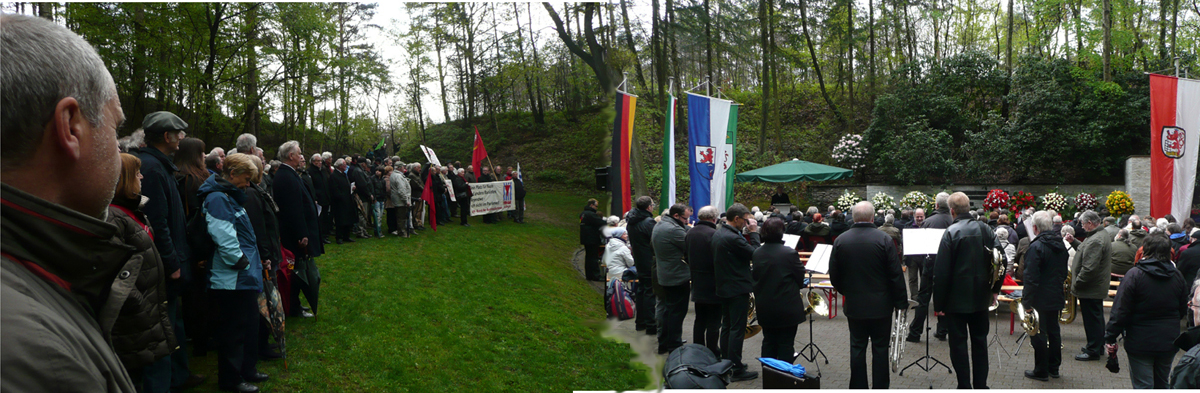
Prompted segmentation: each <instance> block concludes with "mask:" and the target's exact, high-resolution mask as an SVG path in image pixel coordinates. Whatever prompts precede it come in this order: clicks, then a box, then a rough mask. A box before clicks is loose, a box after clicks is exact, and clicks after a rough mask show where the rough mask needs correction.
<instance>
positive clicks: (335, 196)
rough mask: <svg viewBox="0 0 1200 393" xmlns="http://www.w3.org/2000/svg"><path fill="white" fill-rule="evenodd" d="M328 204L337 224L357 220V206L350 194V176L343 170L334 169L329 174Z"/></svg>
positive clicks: (351, 222)
mask: <svg viewBox="0 0 1200 393" xmlns="http://www.w3.org/2000/svg"><path fill="white" fill-rule="evenodd" d="M329 205H330V207H331V208H332V209H333V219H334V220H335V221H337V224H338V226H342V225H352V224H354V223H356V222H358V213H357V207H355V205H354V199H353V197H352V196H351V195H350V178H349V176H347V174H346V173H345V172H342V171H336V170H335V171H333V173H332V174H330V175H329Z"/></svg>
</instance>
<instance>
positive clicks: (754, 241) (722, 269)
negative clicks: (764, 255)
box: [712, 224, 760, 299]
mask: <svg viewBox="0 0 1200 393" xmlns="http://www.w3.org/2000/svg"><path fill="white" fill-rule="evenodd" d="M749 238H750V240H747V239H746V237H743V236H742V234H741V233H740V232H739V231H738V230H737V229H735V228H734V227H732V226H730V225H729V224H721V227H720V228H717V232H716V233H715V234H713V239H712V254H713V270H714V271H715V272H716V284H717V297H719V298H723V299H728V298H732V297H734V296H738V295H745V294H749V293H750V292H752V291H754V278H753V277H751V276H750V262H751V261H752V260H753V259H754V250H756V249H758V246H759V244H760V241H759V236H758V233H751V234H750V235H749Z"/></svg>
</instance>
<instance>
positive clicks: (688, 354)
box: [663, 344, 733, 389]
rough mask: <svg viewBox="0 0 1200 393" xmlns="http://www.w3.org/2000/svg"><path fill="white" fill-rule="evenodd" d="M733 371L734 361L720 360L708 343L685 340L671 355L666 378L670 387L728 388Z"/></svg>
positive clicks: (666, 369) (664, 374)
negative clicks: (692, 342) (685, 342)
mask: <svg viewBox="0 0 1200 393" xmlns="http://www.w3.org/2000/svg"><path fill="white" fill-rule="evenodd" d="M732 373H733V361H730V360H729V359H725V360H717V355H714V354H713V353H712V351H711V350H709V349H708V347H705V346H703V345H700V344H684V345H683V346H682V347H679V348H676V349H675V350H674V351H671V354H670V355H667V364H666V366H664V367H663V379H664V380H665V382H666V388H667V389H724V388H725V385H728V384H729V378H730V375H731V374H732Z"/></svg>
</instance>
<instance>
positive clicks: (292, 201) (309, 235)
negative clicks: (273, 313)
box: [272, 141, 325, 316]
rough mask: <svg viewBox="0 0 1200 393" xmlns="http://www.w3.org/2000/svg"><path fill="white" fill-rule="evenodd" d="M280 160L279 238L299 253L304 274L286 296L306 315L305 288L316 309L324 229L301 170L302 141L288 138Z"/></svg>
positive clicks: (300, 271) (298, 261)
mask: <svg viewBox="0 0 1200 393" xmlns="http://www.w3.org/2000/svg"><path fill="white" fill-rule="evenodd" d="M279 160H280V161H282V162H283V165H282V168H279V172H278V173H277V174H276V176H275V187H274V188H273V190H272V193H273V195H274V197H275V203H276V204H277V205H278V206H279V213H278V214H276V216H277V217H278V218H279V240H280V243H281V244H282V245H283V248H284V249H286V250H288V251H290V252H291V253H292V255H294V256H295V257H296V268H295V272H296V275H297V276H300V280H298V281H297V283H298V284H297V285H296V286H294V287H293V290H292V293H290V294H284V296H291V299H292V304H293V305H295V309H293V310H292V314H293V316H300V315H302V313H301V312H300V310H299V309H300V292H301V291H303V292H304V297H305V298H307V299H308V304H309V307H310V308H311V310H312V312H313V313H316V312H317V293H318V291H319V288H320V286H321V284H320V280H321V278H320V274H319V273H318V271H317V265H316V261H315V259H314V258H316V257H318V256H321V254H322V253H323V252H324V250H325V248H324V245H323V244H322V243H321V242H320V241H319V239H320V236H321V230H320V225H319V224H318V222H317V203H316V202H315V201H314V200H313V196H312V195H310V193H309V190H308V188H307V186H306V185H305V183H304V180H303V179H302V178H301V177H300V173H299V171H300V169H301V168H303V167H304V153H303V152H301V150H300V142H297V141H287V142H284V143H283V145H280V146H279ZM311 315H312V314H307V315H304V316H311Z"/></svg>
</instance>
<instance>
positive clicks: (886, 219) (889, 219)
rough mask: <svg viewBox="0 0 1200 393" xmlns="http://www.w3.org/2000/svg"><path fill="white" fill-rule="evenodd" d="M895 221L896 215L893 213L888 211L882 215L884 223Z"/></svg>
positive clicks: (889, 223)
mask: <svg viewBox="0 0 1200 393" xmlns="http://www.w3.org/2000/svg"><path fill="white" fill-rule="evenodd" d="M895 222H896V216H895V215H894V214H890V213H889V214H888V215H886V216H883V223H884V224H888V225H891V224H894V223H895Z"/></svg>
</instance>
